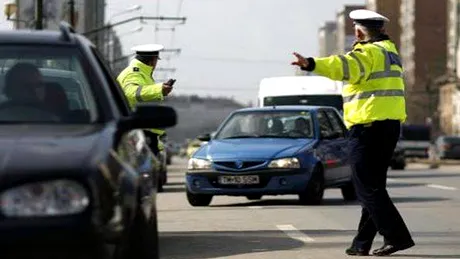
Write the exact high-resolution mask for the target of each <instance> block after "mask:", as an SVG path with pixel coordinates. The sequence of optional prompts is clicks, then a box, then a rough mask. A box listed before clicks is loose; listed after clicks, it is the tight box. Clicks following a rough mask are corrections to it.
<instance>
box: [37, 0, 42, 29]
mask: <svg viewBox="0 0 460 259" xmlns="http://www.w3.org/2000/svg"><path fill="white" fill-rule="evenodd" d="M35 29H36V30H43V0H37V1H36V2H35Z"/></svg>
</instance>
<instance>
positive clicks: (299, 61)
mask: <svg viewBox="0 0 460 259" xmlns="http://www.w3.org/2000/svg"><path fill="white" fill-rule="evenodd" d="M293 54H294V56H295V57H296V58H297V60H296V61H294V62H292V63H291V65H294V66H299V67H301V68H306V67H308V60H307V59H306V58H304V57H303V56H302V55H300V54H299V53H297V52H294V53H293Z"/></svg>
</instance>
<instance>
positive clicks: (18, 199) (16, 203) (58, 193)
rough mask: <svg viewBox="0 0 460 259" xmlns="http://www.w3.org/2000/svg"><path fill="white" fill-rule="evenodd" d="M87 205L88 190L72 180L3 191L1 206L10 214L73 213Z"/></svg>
mask: <svg viewBox="0 0 460 259" xmlns="http://www.w3.org/2000/svg"><path fill="white" fill-rule="evenodd" d="M88 205H89V197H88V193H87V191H86V189H85V188H84V187H83V186H82V185H80V184H79V183H78V182H75V181H71V180H55V181H48V182H36V183H29V184H25V185H21V186H18V187H15V188H12V189H9V190H6V191H4V192H3V193H1V194H0V209H1V211H2V213H3V214H4V215H6V216H9V217H33V216H35V217H37V216H38V217H40V216H42V217H46V216H63V215H71V214H77V213H80V212H82V211H84V210H85V209H86V208H87V207H88Z"/></svg>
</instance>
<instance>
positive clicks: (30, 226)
mask: <svg viewBox="0 0 460 259" xmlns="http://www.w3.org/2000/svg"><path fill="white" fill-rule="evenodd" d="M91 222H92V221H91V218H90V216H89V214H88V213H84V214H80V215H75V216H63V217H52V218H51V217H46V218H45V217H43V218H39V217H27V218H2V219H1V220H0V251H1V252H0V253H1V254H2V256H1V258H9V257H6V256H5V257H4V256H3V255H8V256H13V257H12V258H22V257H21V256H27V255H30V256H31V257H30V258H42V257H40V256H45V255H46V256H50V255H51V254H56V253H58V254H61V255H62V254H69V255H76V254H81V253H85V252H87V251H85V249H86V250H90V249H91V248H92V247H95V246H99V245H100V244H102V243H103V241H102V240H103V234H102V231H100V230H98V229H97V228H95V227H94V225H93V224H92V223H91ZM49 258H54V257H49Z"/></svg>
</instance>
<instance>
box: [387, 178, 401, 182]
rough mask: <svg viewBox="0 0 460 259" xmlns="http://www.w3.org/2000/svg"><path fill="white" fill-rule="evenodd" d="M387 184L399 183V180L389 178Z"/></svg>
mask: <svg viewBox="0 0 460 259" xmlns="http://www.w3.org/2000/svg"><path fill="white" fill-rule="evenodd" d="M387 182H399V180H398V179H394V178H387Z"/></svg>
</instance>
